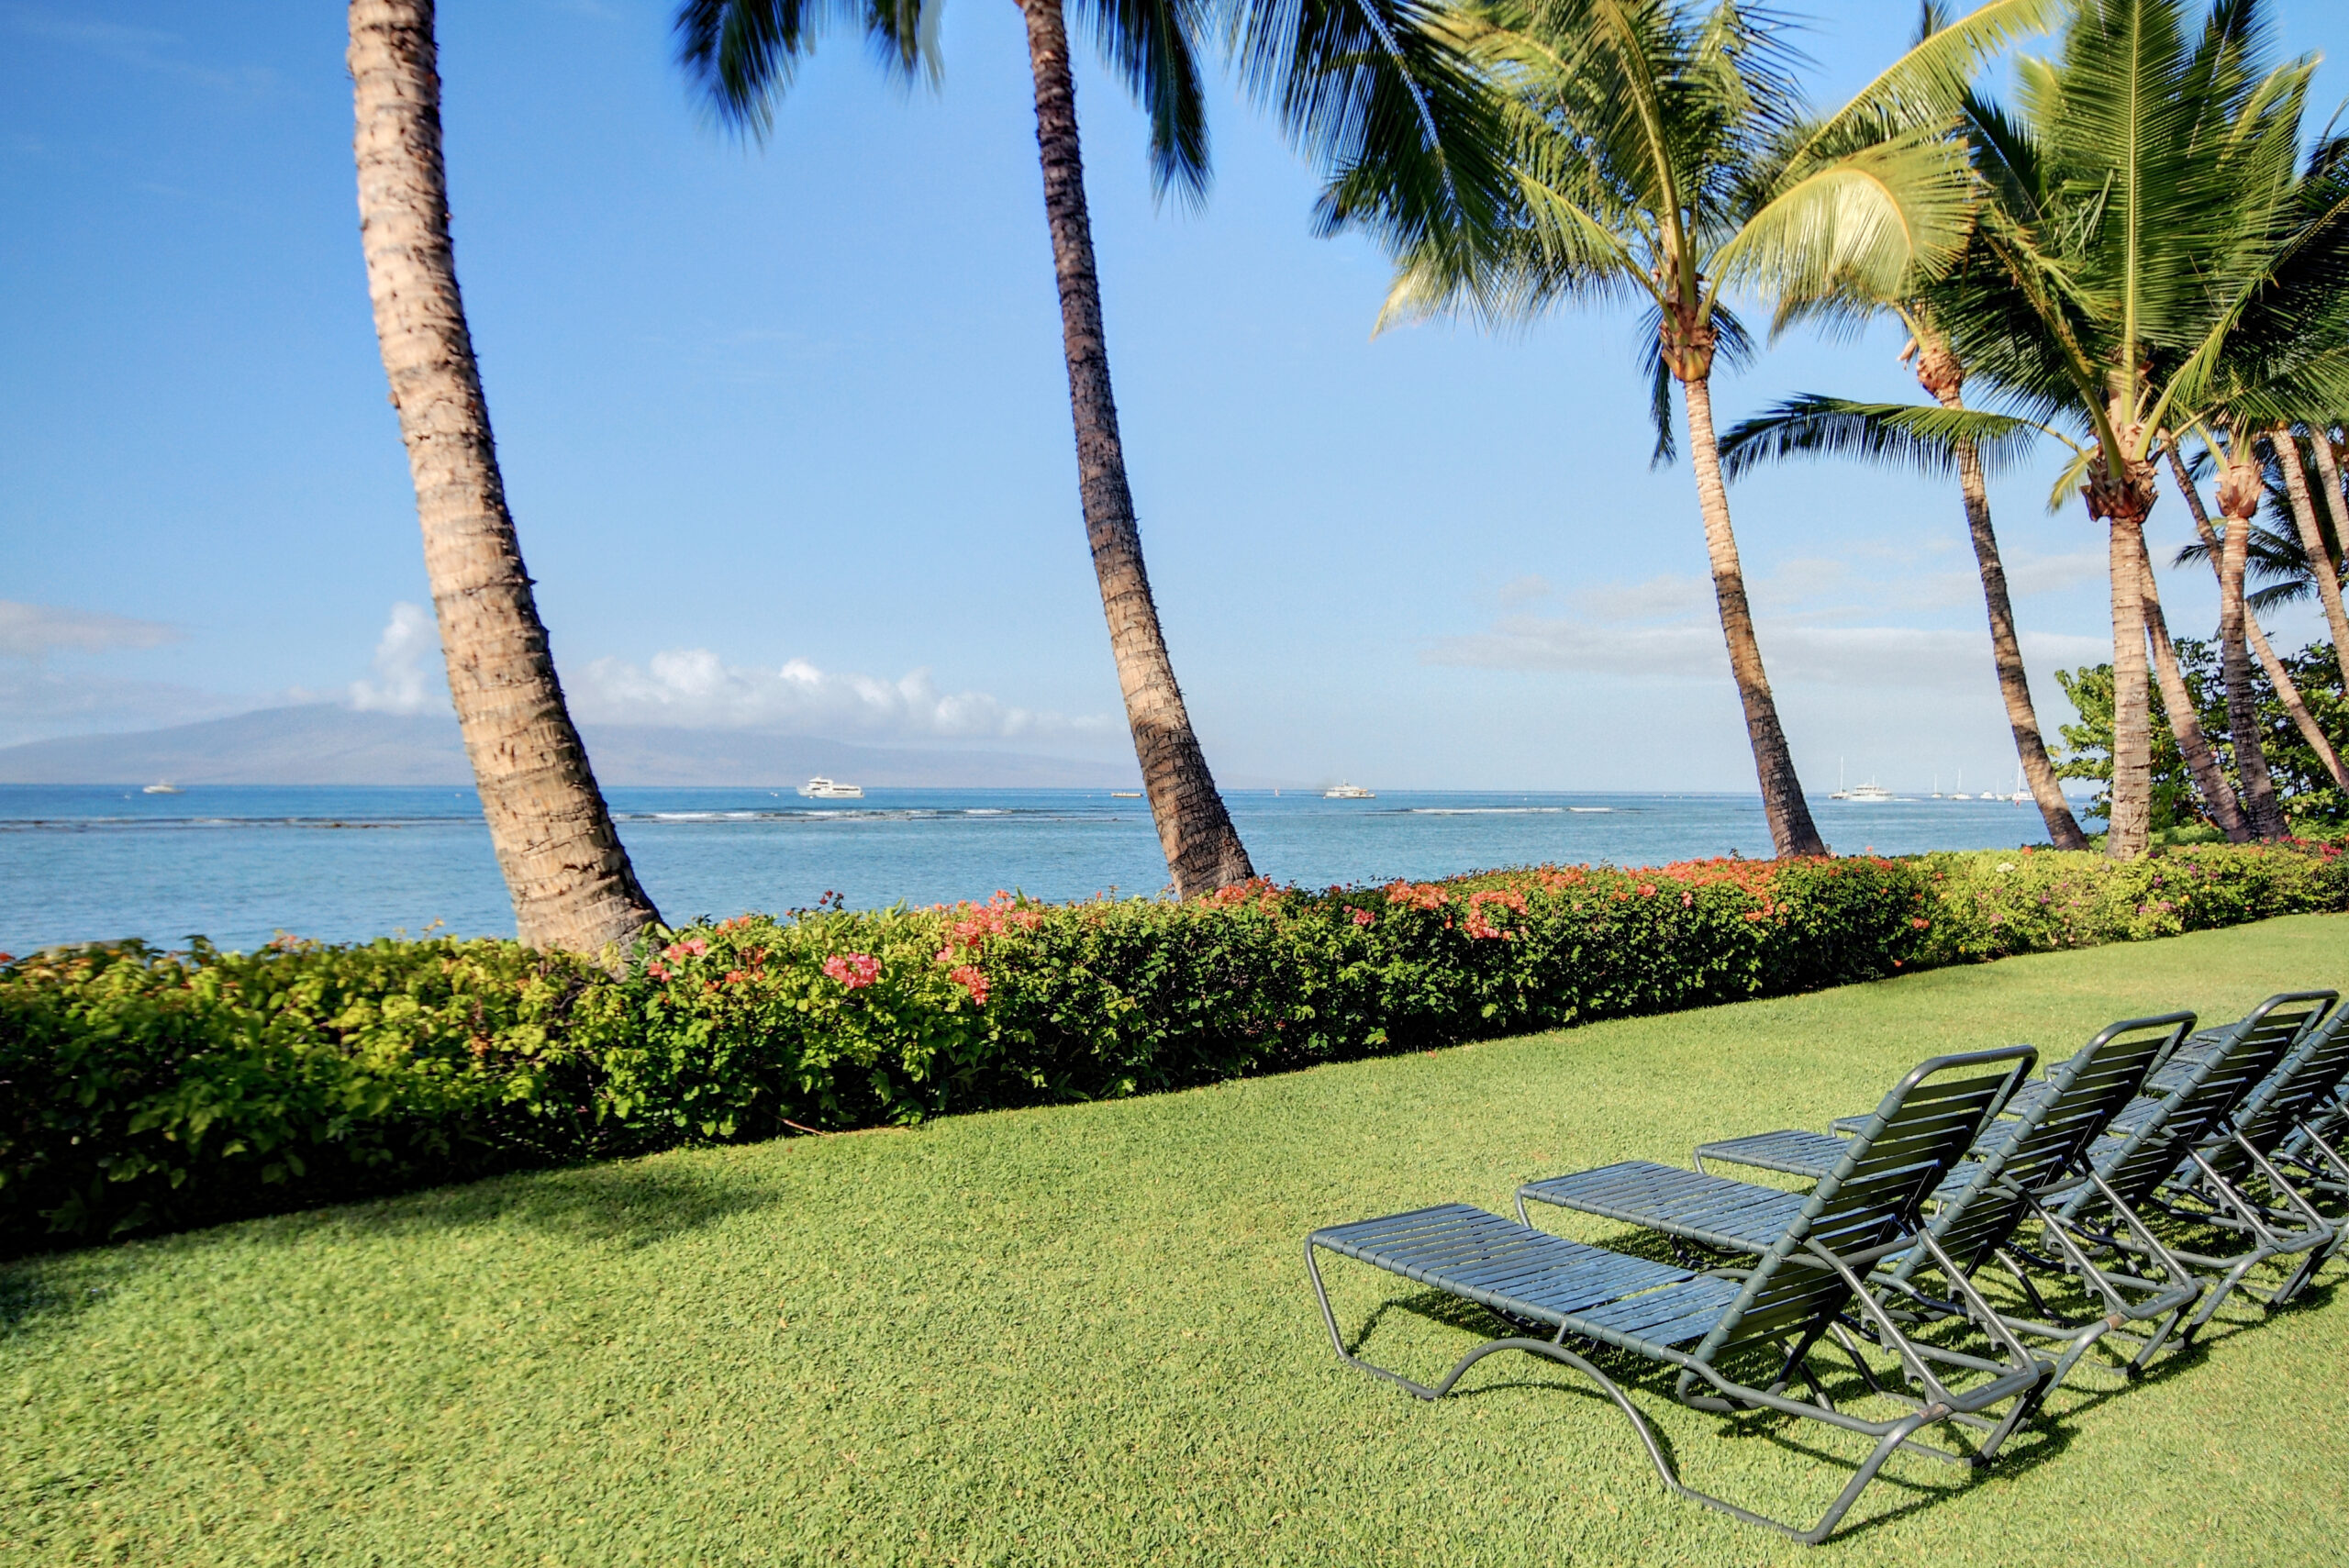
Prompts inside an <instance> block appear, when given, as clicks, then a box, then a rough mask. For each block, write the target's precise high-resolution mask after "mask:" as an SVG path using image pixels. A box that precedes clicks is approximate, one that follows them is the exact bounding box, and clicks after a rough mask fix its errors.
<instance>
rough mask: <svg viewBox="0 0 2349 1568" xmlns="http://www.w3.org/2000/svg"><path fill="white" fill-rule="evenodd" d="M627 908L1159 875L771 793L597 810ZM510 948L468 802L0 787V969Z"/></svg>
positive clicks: (1334, 843) (1241, 822)
mask: <svg viewBox="0 0 2349 1568" xmlns="http://www.w3.org/2000/svg"><path fill="white" fill-rule="evenodd" d="M608 794H609V797H610V800H611V805H612V809H613V811H614V813H615V815H616V817H618V823H619V830H620V837H621V838H622V840H625V841H626V843H627V845H628V849H629V855H630V857H631V858H632V859H633V860H634V862H635V864H636V869H637V874H638V875H639V876H640V878H641V879H642V880H643V883H644V885H645V889H646V891H647V892H649V893H650V894H651V895H652V898H653V901H654V902H655V903H656V904H658V905H659V906H660V908H661V911H662V914H663V915H664V916H665V917H667V918H668V919H670V920H671V921H673V922H678V923H682V922H684V921H685V920H687V919H690V918H692V917H696V916H703V915H707V916H713V917H726V916H729V915H736V914H740V913H742V912H744V911H746V910H766V911H780V910H785V909H791V908H801V907H806V906H809V905H812V904H814V903H815V902H816V900H817V899H818V897H820V896H821V895H824V894H826V893H837V894H839V895H841V897H842V898H844V899H845V900H846V901H847V903H848V904H849V906H851V907H854V908H878V907H883V906H887V905H890V904H896V903H900V902H903V903H907V904H916V905H920V904H935V903H945V902H952V901H953V900H955V899H961V898H985V897H986V896H987V895H989V894H991V893H993V892H995V891H996V889H998V888H1013V889H1018V890H1019V891H1022V892H1025V893H1028V894H1031V895H1035V896H1037V897H1041V898H1048V899H1072V898H1085V897H1090V896H1092V895H1095V894H1099V893H1108V894H1115V895H1136V894H1154V893H1156V892H1158V891H1159V890H1160V889H1161V888H1162V887H1163V885H1164V884H1165V882H1166V868H1165V862H1164V861H1163V858H1162V857H1161V855H1160V853H1159V849H1158V840H1157V836H1156V834H1155V833H1154V832H1153V831H1152V828H1151V822H1150V812H1149V810H1148V808H1147V806H1146V803H1144V802H1142V801H1141V800H1122V799H1118V798H1115V797H1113V796H1111V795H1109V794H1108V793H1107V792H1106V791H1080V790H924V789H874V790H868V791H867V792H866V794H865V798H864V799H863V800H861V801H810V800H802V799H801V798H800V797H799V796H798V795H796V793H795V792H794V791H792V790H790V789H782V790H764V789H682V788H615V789H613V790H611V791H609V792H608ZM1228 799H1229V801H1230V807H1231V814H1232V817H1233V820H1234V822H1235V823H1236V824H1237V826H1238V827H1239V829H1240V834H1241V838H1242V839H1243V840H1245V841H1246V843H1247V845H1248V851H1249V853H1250V855H1251V856H1252V858H1253V859H1254V861H1255V863H1256V867H1257V869H1258V870H1259V871H1261V872H1263V873H1264V874H1266V875H1267V876H1270V877H1273V878H1274V879H1275V880H1276V881H1280V882H1291V883H1298V884H1305V885H1308V886H1316V887H1319V886H1327V885H1330V884H1337V883H1362V882H1375V881H1376V882H1383V881H1386V880H1388V879H1391V878H1394V877H1397V876H1406V877H1411V878H1414V879H1426V878H1431V877H1439V876H1447V875H1452V874H1454V873H1460V872H1467V871H1477V870H1484V869H1488V868H1493V867H1499V866H1512V865H1530V864H1538V863H1542V862H1559V863H1577V862H1612V863H1614V864H1618V865H1653V864H1661V863H1663V862H1667V861H1675V860H1687V859H1692V858H1697V857H1702V856H1709V855H1726V854H1731V853H1736V854H1742V855H1747V856H1765V855H1767V854H1769V852H1770V835H1769V831H1768V828H1766V827H1765V824H1764V821H1763V817H1762V804H1761V800H1760V798H1759V797H1758V796H1754V795H1525V794H1497V793H1471V794H1438V793H1423V792H1409V793H1401V792H1382V793H1381V794H1380V795H1378V797H1377V798H1376V799H1375V800H1325V799H1323V798H1322V797H1321V796H1320V795H1319V794H1318V793H1305V794H1298V793H1283V794H1279V795H1275V794H1273V793H1271V792H1269V791H1242V792H1237V793H1234V794H1232V795H1230V796H1228ZM1811 809H1812V811H1813V813H1814V814H1815V815H1816V817H1817V818H1818V821H1819V826H1820V832H1821V833H1822V834H1824V835H1825V837H1826V839H1827V841H1828V842H1829V843H1830V844H1831V846H1833V847H1834V849H1835V850H1836V851H1839V852H1842V853H1857V852H1859V851H1865V850H1874V851H1877V852H1880V853H1884V854H1901V853H1909V852H1913V851H1921V850H1934V849H1998V848H2005V847H2009V846H2013V845H2019V844H2024V843H2032V842H2039V841H2043V840H2044V831H2043V828H2042V826H2041V823H2040V819H2039V813H2038V812H2037V811H2036V810H2035V809H2033V808H2032V806H2027V805H2024V806H2017V805H2014V804H2011V803H2009V802H2004V801H1950V800H1933V799H1930V798H1920V799H1906V800H1899V801H1894V802H1889V803H1885V804H1865V803H1854V802H1847V801H1831V800H1827V799H1824V798H1819V799H1814V800H1813V801H1812V802H1811ZM436 925H437V926H439V927H440V928H441V929H446V930H450V931H454V932H457V933H460V934H462V935H489V936H511V935H513V932H514V918H513V913H512V910H511V909H510V907H509V906H507V899H506V890H505V886H504V884H502V883H501V882H500V881H499V880H498V875H497V865H496V862H495V860H494V859H493V858H492V856H491V854H490V848H489V834H488V830H487V829H486V828H484V827H483V825H482V821H481V812H480V806H479V804H478V802H477V801H476V799H475V797H474V795H473V791H472V790H470V789H457V788H450V787H446V786H423V785H419V786H407V787H398V788H351V787H346V786H328V785H317V786H300V787H293V786H286V787H262V786H255V785H243V784H211V785H204V784H192V785H189V786H187V787H186V788H185V789H184V791H183V792H182V793H180V794H178V795H145V794H142V793H140V792H139V790H138V789H136V788H130V787H126V786H122V785H111V786H109V785H72V786H68V785H48V784H7V785H0V951H8V952H15V953H23V952H27V951H31V950H33V949H37V948H40V947H44V946H48V945H50V944H52V943H58V942H79V941H92V940H113V939H119V938H125V937H139V938H143V939H144V940H148V941H150V942H153V943H157V944H161V945H165V946H178V945H182V944H184V941H185V940H186V939H187V938H188V937H189V936H191V935H201V936H205V937H207V938H209V939H210V940H213V941H214V942H216V943H217V944H219V945H220V946H221V947H224V948H237V949H250V948H252V947H254V946H256V945H258V944H259V943H262V942H265V941H267V940H270V938H271V937H272V936H273V935H274V934H276V933H277V932H280V931H285V932H289V933H292V934H294V935H296V936H303V937H314V938H319V939H323V940H334V941H348V940H360V939H364V938H369V937H376V936H384V935H388V934H392V933H395V932H399V931H406V932H407V933H409V934H411V935H413V934H415V933H417V932H420V931H422V930H425V929H428V928H430V927H433V926H436Z"/></svg>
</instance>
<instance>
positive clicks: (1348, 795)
mask: <svg viewBox="0 0 2349 1568" xmlns="http://www.w3.org/2000/svg"><path fill="white" fill-rule="evenodd" d="M1321 798H1322V799H1324V800H1376V799H1377V798H1378V795H1377V792H1375V791H1374V790H1367V789H1364V788H1363V787H1362V785H1360V784H1340V785H1338V786H1337V787H1336V788H1334V789H1325V790H1323V791H1322V792H1321Z"/></svg>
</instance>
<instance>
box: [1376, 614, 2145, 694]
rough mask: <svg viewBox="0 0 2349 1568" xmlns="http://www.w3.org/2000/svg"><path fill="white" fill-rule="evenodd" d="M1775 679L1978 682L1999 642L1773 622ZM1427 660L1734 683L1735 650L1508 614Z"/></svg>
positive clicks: (2085, 654) (2072, 647) (2054, 647)
mask: <svg viewBox="0 0 2349 1568" xmlns="http://www.w3.org/2000/svg"><path fill="white" fill-rule="evenodd" d="M1756 629H1757V635H1758V636H1759V637H1760V639H1761V642H1762V657H1763V659H1764V661H1765V662H1766V663H1767V664H1768V666H1769V670H1770V677H1771V680H1772V681H1773V682H1774V683H1788V684H1790V683H1794V682H1816V683H1819V684H1828V685H1850V686H1865V687H1887V686H1906V687H1920V686H1922V687H1971V686H1976V685H1979V684H1982V683H1983V682H1984V681H1987V679H1988V678H1989V676H1990V650H1989V638H1988V636H1987V634H1986V633H1983V632H1979V631H1970V630H1969V631H1953V630H1938V629H1932V628H1921V627H1902V626H1807V625H1801V624H1795V623H1789V622H1786V621H1778V622H1772V621H1767V620H1765V621H1763V622H1761V623H1760V624H1759V626H1758V627H1757V628H1756ZM2022 645H2023V658H2024V661H2025V662H2026V663H2030V664H2037V665H2042V666H2044V665H2047V664H2056V663H2061V664H2067V665H2069V664H2093V663H2098V662H2102V661H2104V660H2109V659H2110V657H2111V647H2110V643H2108V642H2106V641H2104V640H2102V639H2098V638H2093V637H2074V636H2070V635H2066V634H2062V633H2054V632H2026V633H2024V634H2023V637H2022ZM1422 658H1423V660H1424V662H1427V663H1431V664H1451V665H1459V666H1464V667H1466V668H1471V669H1481V670H1546V671H1559V672H1564V673H1584V674H1608V675H1618V676H1631V677H1642V676H1645V677H1653V678H1662V679H1667V680H1705V681H1711V680H1726V679H1727V678H1728V676H1729V654H1728V651H1727V649H1726V647H1725V646H1724V644H1723V643H1722V640H1721V632H1720V627H1719V626H1718V625H1714V624H1710V623H1708V622H1702V621H1686V622H1681V623H1679V624H1675V625H1672V626H1609V625H1601V624H1597V623H1593V622H1590V621H1586V620H1575V619H1547V618H1543V617H1534V616H1509V617H1503V618H1502V619H1501V620H1500V621H1498V622H1497V623H1496V624H1495V625H1494V626H1493V628H1491V629H1490V630H1488V631H1482V632H1476V633H1473V634H1471V635H1468V636H1464V637H1448V638H1442V639H1439V640H1438V641H1437V642H1436V643H1435V644H1434V645H1433V646H1432V647H1431V648H1430V649H1429V650H1428V651H1426V652H1425V653H1424V654H1423V655H1422Z"/></svg>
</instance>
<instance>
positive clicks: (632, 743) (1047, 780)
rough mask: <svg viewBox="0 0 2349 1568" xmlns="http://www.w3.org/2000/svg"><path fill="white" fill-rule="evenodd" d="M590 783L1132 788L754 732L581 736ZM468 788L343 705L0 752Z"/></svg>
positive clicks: (379, 722) (56, 779)
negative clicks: (816, 778) (591, 770)
mask: <svg viewBox="0 0 2349 1568" xmlns="http://www.w3.org/2000/svg"><path fill="white" fill-rule="evenodd" d="M579 729H580V738H581V740H584V742H585V743H586V747H587V756H588V760H589V761H590V762H592V763H593V764H594V766H595V769H596V782H597V783H598V784H610V785H623V786H624V785H633V784H674V785H681V786H692V785H742V786H773V785H776V784H797V783H799V782H800V781H801V780H802V779H806V778H808V777H811V776H813V775H815V774H818V773H821V774H825V775H828V776H830V777H833V778H838V779H842V780H845V781H848V782H851V783H854V784H871V785H875V786H878V787H883V788H899V789H907V788H947V787H963V788H972V789H979V788H992V789H1100V788H1113V789H1117V788H1123V789H1130V788H1135V787H1138V786H1137V784H1136V781H1137V780H1138V778H1139V777H1140V774H1139V773H1138V771H1137V770H1136V768H1135V766H1134V764H1133V763H1132V762H1131V761H1130V760H1127V761H1124V762H1105V761H1096V760H1092V759H1087V758H1081V757H1055V756H1049V755H1044V754H1040V753H1032V752H1024V751H995V750H989V749H975V748H974V749H972V750H968V751H964V750H961V749H957V748H949V747H936V748H910V747H904V748H901V747H893V746H869V745H863V744H859V743H857V742H853V741H846V740H826V739H822V738H819V737H816V736H806V735H785V734H781V733H778V732H775V731H771V730H754V729H674V728H662V727H660V726H655V725H642V724H582V725H581V726H580V727H579ZM157 779H169V780H170V781H171V782H172V783H173V784H472V783H473V769H472V767H471V766H470V765H469V764H468V763H467V762H466V761H465V749H464V742H463V739H462V736H460V734H459V733H458V729H457V720H456V716H455V715H454V714H452V713H434V714H393V713H375V712H363V711H361V710H359V709H355V708H350V707H345V706H342V705H341V704H340V703H305V704H299V705H295V706H286V707H270V708H258V709H255V710H253V711H252V712H250V713H241V714H237V715H233V716H232V717H228V718H213V719H205V720H201V721H199V722H197V723H194V724H178V725H171V726H167V727H165V728H160V729H142V730H131V731H127V732H121V733H114V734H105V735H76V736H66V737H60V738H56V739H52V740H28V741H23V742H20V743H18V744H17V745H14V746H5V747H0V784H146V783H150V782H152V781H154V780H157Z"/></svg>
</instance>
